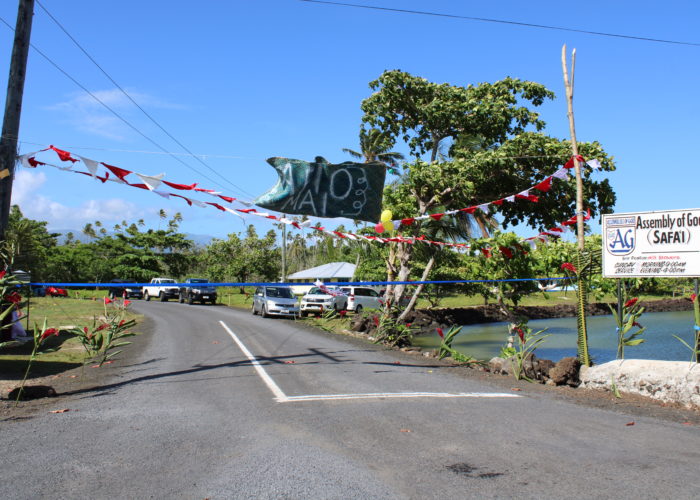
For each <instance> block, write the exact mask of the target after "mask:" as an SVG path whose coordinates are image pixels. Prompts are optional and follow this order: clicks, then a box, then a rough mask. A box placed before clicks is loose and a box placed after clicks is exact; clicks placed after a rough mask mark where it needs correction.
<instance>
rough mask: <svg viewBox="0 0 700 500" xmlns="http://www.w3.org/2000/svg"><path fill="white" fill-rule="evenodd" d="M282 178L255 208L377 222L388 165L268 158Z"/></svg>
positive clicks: (257, 200)
mask: <svg viewBox="0 0 700 500" xmlns="http://www.w3.org/2000/svg"><path fill="white" fill-rule="evenodd" d="M267 162H268V163H269V164H270V165H272V167H274V169H275V170H277V175H278V177H279V179H278V181H277V184H275V185H274V186H273V187H272V188H271V189H270V190H269V191H268V192H266V193H265V194H263V195H261V196H260V197H258V199H256V200H255V201H254V203H255V204H256V205H258V206H259V207H262V208H268V209H270V210H277V211H278V212H284V213H287V214H299V215H312V216H315V217H347V218H349V219H357V220H363V221H368V222H377V221H378V220H379V215H380V214H381V211H382V195H383V191H384V178H385V177H386V165H384V164H383V163H379V162H371V163H353V162H349V161H348V162H345V163H337V164H333V163H328V161H327V160H325V159H324V158H322V157H320V156H317V157H316V160H315V161H312V162H308V161H304V160H293V159H290V158H268V160H267Z"/></svg>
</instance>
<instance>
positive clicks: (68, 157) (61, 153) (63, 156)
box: [49, 146, 78, 163]
mask: <svg viewBox="0 0 700 500" xmlns="http://www.w3.org/2000/svg"><path fill="white" fill-rule="evenodd" d="M49 149H51V150H53V151H55V152H56V154H57V155H58V157H59V158H60V160H61V161H72V162H73V163H75V162H76V161H78V160H76V159H75V158H73V157H72V156H71V155H70V153H69V152H68V151H63V150H62V149H58V148H55V147H53V146H49Z"/></svg>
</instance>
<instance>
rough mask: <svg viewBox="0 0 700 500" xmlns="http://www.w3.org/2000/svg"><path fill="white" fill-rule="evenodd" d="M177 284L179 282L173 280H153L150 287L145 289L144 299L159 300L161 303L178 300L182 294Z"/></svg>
mask: <svg viewBox="0 0 700 500" xmlns="http://www.w3.org/2000/svg"><path fill="white" fill-rule="evenodd" d="M176 284H177V282H176V281H175V280H174V279H172V278H153V279H152V280H151V282H150V283H149V284H148V285H146V286H144V287H143V290H142V291H143V298H144V299H145V300H151V298H158V300H160V301H161V302H165V301H166V300H168V299H176V298H178V295H179V293H180V289H179V288H178V287H177V286H176Z"/></svg>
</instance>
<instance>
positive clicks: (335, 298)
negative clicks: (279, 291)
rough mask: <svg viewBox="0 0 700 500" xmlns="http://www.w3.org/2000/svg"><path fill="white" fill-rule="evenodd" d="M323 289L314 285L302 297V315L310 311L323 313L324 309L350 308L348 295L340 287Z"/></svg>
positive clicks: (339, 309)
mask: <svg viewBox="0 0 700 500" xmlns="http://www.w3.org/2000/svg"><path fill="white" fill-rule="evenodd" d="M326 290H328V292H330V293H328V292H325V291H323V290H322V289H320V288H319V287H316V286H315V287H313V288H312V289H311V290H309V291H308V292H306V294H304V296H303V297H302V298H301V307H300V308H299V311H300V314H301V316H302V317H303V316H306V315H308V314H309V313H314V314H315V313H322V312H324V311H331V310H332V311H343V310H345V309H347V308H348V297H347V295H345V293H344V292H342V291H341V290H340V289H338V288H332V287H328V288H327V289H326Z"/></svg>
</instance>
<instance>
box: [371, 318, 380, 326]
mask: <svg viewBox="0 0 700 500" xmlns="http://www.w3.org/2000/svg"><path fill="white" fill-rule="evenodd" d="M372 321H374V326H376V327H379V318H378V317H376V316H372Z"/></svg>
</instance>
